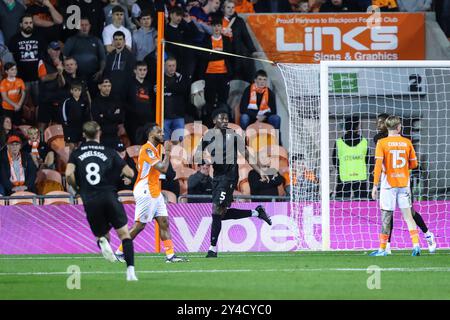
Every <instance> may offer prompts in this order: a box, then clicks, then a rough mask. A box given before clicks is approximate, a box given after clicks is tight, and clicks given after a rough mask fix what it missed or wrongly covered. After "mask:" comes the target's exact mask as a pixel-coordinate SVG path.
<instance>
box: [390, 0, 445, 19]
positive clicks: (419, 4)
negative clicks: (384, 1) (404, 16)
mask: <svg viewBox="0 0 450 320" xmlns="http://www.w3.org/2000/svg"><path fill="white" fill-rule="evenodd" d="M397 4H398V8H399V10H400V12H424V11H430V9H431V5H432V4H433V0H397ZM449 10H450V8H449ZM449 18H450V17H449Z"/></svg>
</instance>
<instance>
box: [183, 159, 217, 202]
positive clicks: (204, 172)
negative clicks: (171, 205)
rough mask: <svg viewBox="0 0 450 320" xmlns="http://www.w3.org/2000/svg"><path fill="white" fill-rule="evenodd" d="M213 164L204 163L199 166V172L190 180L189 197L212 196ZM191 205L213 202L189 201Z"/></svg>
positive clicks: (202, 199) (203, 199) (208, 200)
mask: <svg viewBox="0 0 450 320" xmlns="http://www.w3.org/2000/svg"><path fill="white" fill-rule="evenodd" d="M210 168H211V164H209V163H206V162H204V161H203V163H202V164H201V165H199V166H198V171H197V172H196V173H194V174H193V175H192V176H190V177H189V179H188V195H211V194H212V178H211V177H210V175H209V170H210ZM188 202H189V203H201V202H211V199H209V198H200V199H198V198H195V199H189V198H188Z"/></svg>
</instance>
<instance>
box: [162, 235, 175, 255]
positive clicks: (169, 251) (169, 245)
mask: <svg viewBox="0 0 450 320" xmlns="http://www.w3.org/2000/svg"><path fill="white" fill-rule="evenodd" d="M163 246H164V251H165V252H166V257H167V258H169V259H170V258H172V257H173V256H174V255H175V251H174V249H173V242H172V240H171V239H169V240H164V241H163Z"/></svg>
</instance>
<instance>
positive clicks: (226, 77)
mask: <svg viewBox="0 0 450 320" xmlns="http://www.w3.org/2000/svg"><path fill="white" fill-rule="evenodd" d="M211 24H212V27H213V34H212V36H210V37H207V38H206V40H205V44H204V45H203V46H204V47H205V48H207V49H212V50H214V51H218V52H232V47H231V42H230V40H228V38H227V37H223V36H222V20H221V19H215V20H213V22H212V23H211ZM203 56H204V58H203V60H204V65H205V66H204V67H203V68H202V69H203V70H204V72H203V74H204V79H205V100H206V105H205V106H204V108H203V110H202V112H203V117H202V121H203V122H204V123H205V125H207V126H211V125H212V119H211V113H212V110H213V109H214V108H215V107H217V106H218V105H223V104H226V103H227V100H228V94H229V91H230V79H231V75H232V67H231V64H230V59H229V57H228V56H226V55H221V54H216V53H214V54H213V53H209V52H208V53H206V54H204V55H203Z"/></svg>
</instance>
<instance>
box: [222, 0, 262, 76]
mask: <svg viewBox="0 0 450 320" xmlns="http://www.w3.org/2000/svg"><path fill="white" fill-rule="evenodd" d="M223 14H224V17H223V19H222V23H223V30H222V34H223V35H224V36H226V37H227V38H228V39H230V41H231V42H232V45H233V48H234V53H236V54H239V55H242V56H251V55H254V54H255V53H256V48H255V46H254V44H253V41H252V38H251V37H250V35H249V33H248V30H247V26H246V24H245V21H244V20H243V19H242V18H241V17H239V16H238V15H237V13H236V12H235V5H234V1H233V0H226V1H225V2H224V4H223ZM232 62H233V63H232V65H233V71H234V72H233V73H234V74H233V76H234V78H235V79H240V80H244V81H247V82H251V80H252V78H251V77H252V75H254V74H255V71H256V70H255V64H254V63H253V61H249V60H246V59H239V58H236V59H233V60H232Z"/></svg>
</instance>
